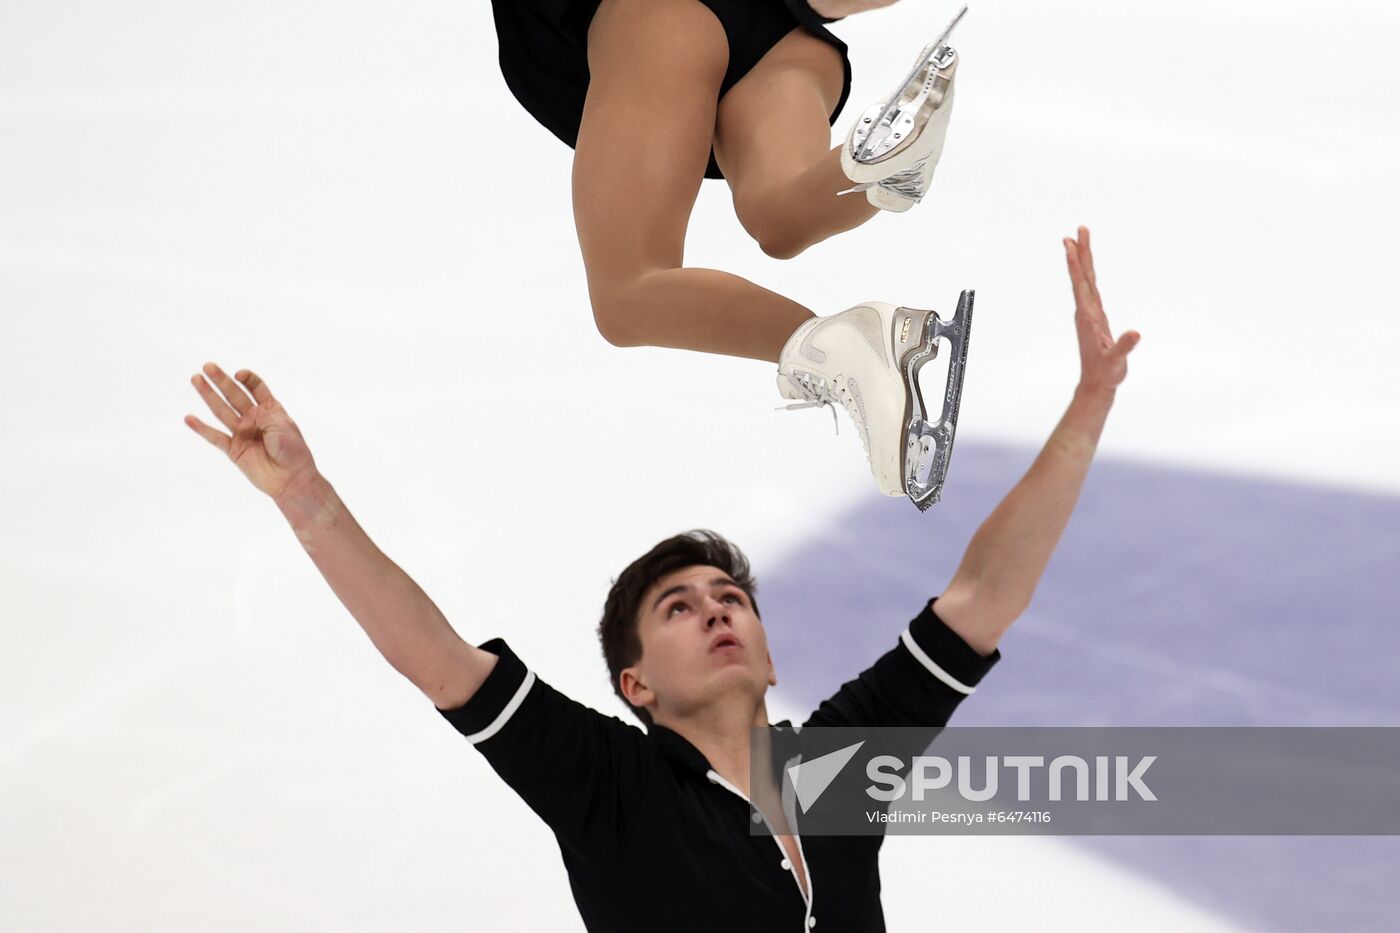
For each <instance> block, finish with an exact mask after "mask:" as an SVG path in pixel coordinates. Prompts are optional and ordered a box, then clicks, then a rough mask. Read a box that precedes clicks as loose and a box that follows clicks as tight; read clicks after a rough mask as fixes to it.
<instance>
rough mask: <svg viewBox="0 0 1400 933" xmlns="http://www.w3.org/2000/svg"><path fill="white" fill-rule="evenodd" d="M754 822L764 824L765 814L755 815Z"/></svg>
mask: <svg viewBox="0 0 1400 933" xmlns="http://www.w3.org/2000/svg"><path fill="white" fill-rule="evenodd" d="M753 821H754V822H755V823H762V822H763V814H761V813H755V814H754V815H753Z"/></svg>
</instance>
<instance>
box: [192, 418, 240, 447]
mask: <svg viewBox="0 0 1400 933" xmlns="http://www.w3.org/2000/svg"><path fill="white" fill-rule="evenodd" d="M185 424H187V425H189V426H190V430H191V431H193V432H194V433H196V434H198V435H199V436H200V437H202V438H204V439H205V440H206V441H208V442H209V443H211V444H213V445H214V446H215V447H217V448H219V450H221V451H223V452H224V453H225V454H227V453H228V445H229V437H228V435H227V434H224V433H222V432H220V431H215V430H214V429H213V428H211V427H209V425H207V424H205V423H204V422H203V421H200V420H199V419H198V418H196V417H195V416H194V415H186V416H185Z"/></svg>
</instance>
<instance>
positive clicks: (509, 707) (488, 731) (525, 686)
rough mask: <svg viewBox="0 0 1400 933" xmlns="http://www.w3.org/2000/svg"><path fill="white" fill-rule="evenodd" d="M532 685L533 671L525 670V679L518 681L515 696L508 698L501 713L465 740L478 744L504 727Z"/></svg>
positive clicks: (523, 700)
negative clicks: (508, 700)
mask: <svg viewBox="0 0 1400 933" xmlns="http://www.w3.org/2000/svg"><path fill="white" fill-rule="evenodd" d="M534 685H535V672H534V671H526V672H525V679H524V680H523V681H521V682H520V689H519V690H516V691H515V696H513V697H511V698H510V702H509V703H507V704H506V707H505V709H503V710H501V714H500V715H499V716H497V717H496V718H495V719H494V720H493V721H492V723H491V725H489V726H487V727H486V728H485V729H482V730H481V731H480V732H473V733H472V734H471V735H469V736H467V741H468V742H470V743H472V744H473V745H479V744H480V743H482V742H485V741H486V740H487V739H489V738H491V736H493V735H495V734H496V733H497V732H500V731H501V730H502V729H504V728H505V725H506V723H508V722H510V717H512V716H514V715H515V711H516V710H518V709H520V704H521V703H524V702H525V694H527V693H529V692H530V688H531V687H533V686H534Z"/></svg>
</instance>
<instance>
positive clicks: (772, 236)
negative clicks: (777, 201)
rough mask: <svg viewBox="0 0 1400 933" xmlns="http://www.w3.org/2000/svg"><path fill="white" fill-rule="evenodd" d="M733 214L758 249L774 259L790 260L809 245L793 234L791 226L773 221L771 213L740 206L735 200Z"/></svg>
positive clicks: (756, 207) (750, 205) (756, 208)
mask: <svg viewBox="0 0 1400 933" xmlns="http://www.w3.org/2000/svg"><path fill="white" fill-rule="evenodd" d="M734 213H735V214H736V215H737V216H738V218H739V223H740V224H741V225H742V226H743V228H744V229H745V230H746V231H748V234H749V236H751V237H753V240H754V242H755V243H757V244H758V248H759V249H761V250H763V252H764V253H765V254H766V255H768V256H771V257H772V258H774V259H792V258H793V257H795V256H798V255H800V254H801V253H802V251H803V250H805V249H806V248H807V247H808V246H809V245H811V244H809V243H808V242H807V241H806V240H805V239H803V238H802V237H800V236H798V235H797V234H796V233H795V231H794V230H793V229H792V225H791V224H789V223H784V222H783V221H782V220H781V219H778V220H776V221H775V220H774V219H773V215H772V212H771V211H768V210H764V209H763V208H761V207H758V206H756V205H753V204H742V203H741V202H740V201H739V199H738V198H735V199H734Z"/></svg>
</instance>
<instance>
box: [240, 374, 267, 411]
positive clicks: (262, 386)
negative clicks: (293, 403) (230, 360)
mask: <svg viewBox="0 0 1400 933" xmlns="http://www.w3.org/2000/svg"><path fill="white" fill-rule="evenodd" d="M233 377H234V378H235V379H237V380H238V381H239V382H241V383H243V385H245V386H247V388H248V391H249V392H252V393H253V401H255V402H257V403H258V404H259V405H266V404H267V403H268V402H270V401H272V390H271V389H269V388H268V387H267V383H266V382H263V381H262V377H261V376H259V375H258V374H257V373H255V372H253V371H252V370H251V369H240V370H239V371H238V372H236V373H234V374H233Z"/></svg>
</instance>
